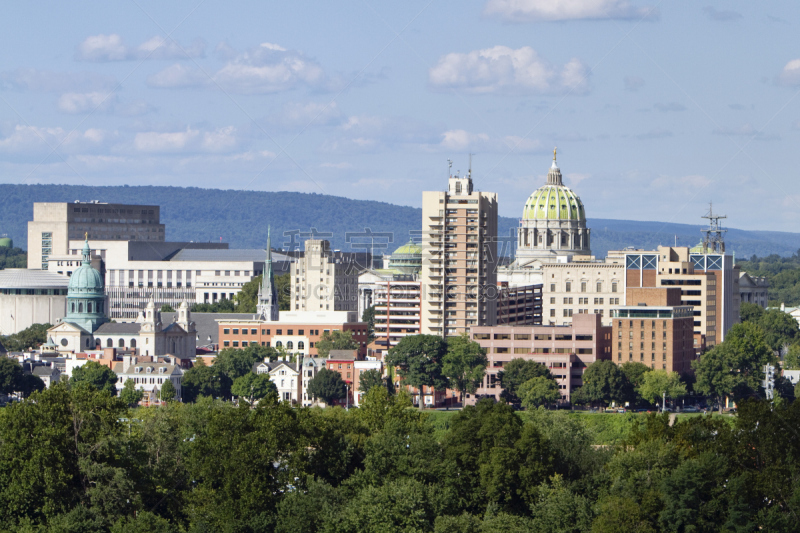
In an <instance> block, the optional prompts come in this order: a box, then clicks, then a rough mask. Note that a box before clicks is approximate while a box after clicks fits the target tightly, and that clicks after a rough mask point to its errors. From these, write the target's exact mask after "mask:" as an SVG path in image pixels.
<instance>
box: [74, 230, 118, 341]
mask: <svg viewBox="0 0 800 533" xmlns="http://www.w3.org/2000/svg"><path fill="white" fill-rule="evenodd" d="M81 253H82V255H83V262H82V264H81V266H79V267H78V268H77V269H76V270H75V271H74V272H72V275H71V276H70V278H69V286H68V290H67V314H66V316H65V317H64V321H65V322H70V323H72V324H75V325H78V326H80V327H82V328H83V329H85V330H86V331H88V332H89V333H94V331H95V330H96V329H97V328H98V327H100V325H101V324H104V323H105V322H107V321H108V319H107V318H106V315H105V311H106V309H105V307H106V293H105V285H104V283H103V276H102V275H101V274H100V272H98V271H97V269H95V268H94V267H92V250H91V248H89V237H88V235H87V236H86V240H85V241H84V244H83V250H82V252H81Z"/></svg>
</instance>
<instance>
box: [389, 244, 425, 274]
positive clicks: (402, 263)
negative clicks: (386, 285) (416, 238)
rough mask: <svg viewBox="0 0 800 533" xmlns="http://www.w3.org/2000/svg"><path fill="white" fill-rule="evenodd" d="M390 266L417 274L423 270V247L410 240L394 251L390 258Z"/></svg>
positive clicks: (406, 272)
mask: <svg viewBox="0 0 800 533" xmlns="http://www.w3.org/2000/svg"><path fill="white" fill-rule="evenodd" d="M389 268H392V269H395V270H399V271H400V272H402V273H403V274H417V273H419V271H420V270H422V247H421V246H420V245H418V244H414V242H412V241H409V242H408V243H407V244H404V245H403V246H401V247H400V248H398V249H397V250H395V251H394V253H393V254H392V255H391V257H390V258H389Z"/></svg>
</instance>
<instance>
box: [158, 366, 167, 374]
mask: <svg viewBox="0 0 800 533" xmlns="http://www.w3.org/2000/svg"><path fill="white" fill-rule="evenodd" d="M166 371H167V367H165V366H162V367H161V368H159V369H158V372H159V373H161V374H164V373H166Z"/></svg>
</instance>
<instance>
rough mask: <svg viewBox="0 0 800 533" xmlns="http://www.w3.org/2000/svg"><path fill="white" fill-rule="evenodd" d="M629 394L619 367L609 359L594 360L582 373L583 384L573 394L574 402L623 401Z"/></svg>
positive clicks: (628, 386)
mask: <svg viewBox="0 0 800 533" xmlns="http://www.w3.org/2000/svg"><path fill="white" fill-rule="evenodd" d="M629 395H630V385H629V383H628V380H627V379H626V378H625V374H624V373H623V372H622V370H621V369H620V367H618V366H617V365H615V364H614V363H612V362H611V361H602V360H601V361H595V362H594V363H592V364H590V365H589V366H588V367H586V370H585V371H584V373H583V386H582V387H581V388H579V389H578V390H577V391H575V393H574V394H573V398H574V401H575V402H576V403H592V404H593V403H596V402H599V403H602V404H604V405H608V404H610V403H611V402H623V401H625V399H626V398H628V397H629Z"/></svg>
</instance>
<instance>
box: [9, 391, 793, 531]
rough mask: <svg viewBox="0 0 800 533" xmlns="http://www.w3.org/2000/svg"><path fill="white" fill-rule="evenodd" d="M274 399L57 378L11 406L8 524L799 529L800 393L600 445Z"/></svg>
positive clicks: (395, 409) (503, 421)
mask: <svg viewBox="0 0 800 533" xmlns="http://www.w3.org/2000/svg"><path fill="white" fill-rule="evenodd" d="M271 398H272V399H267V400H265V401H262V402H261V403H260V404H259V405H258V406H257V407H255V408H250V407H248V406H245V405H244V404H242V405H240V406H239V407H235V406H233V405H232V404H231V403H226V402H218V401H214V400H211V399H209V398H201V399H200V400H199V401H198V402H197V403H195V404H181V403H175V402H172V403H169V404H168V405H166V406H164V407H160V408H139V409H134V410H129V409H128V408H127V406H126V405H125V403H124V401H122V400H120V399H118V398H115V397H112V396H110V395H109V394H108V393H107V392H98V391H97V390H95V389H94V388H92V387H89V386H77V385H74V386H73V387H72V388H69V387H67V386H66V385H63V384H61V385H56V386H55V387H53V388H51V389H49V390H46V391H43V392H41V393H35V394H33V395H32V396H31V398H30V399H28V400H26V401H25V402H22V403H18V404H15V405H12V406H9V407H7V408H5V409H2V410H0V530H3V531H26V532H34V531H42V532H56V531H58V532H71V531H75V532H78V531H80V532H106V531H113V532H138V531H156V532H161V531H164V532H166V531H191V532H201V531H223V532H261V531H277V532H301V531H302V532H310V533H313V532H372V531H374V532H387V531H436V532H445V531H446V532H487V533H489V532H501V531H502V532H507V531H512V532H514V531H541V532H573V531H574V532H584V531H592V532H598V533H605V532H618V531H639V532H644V531H648V532H661V531H664V532H667V531H669V532H672V531H697V532H706V531H708V532H710V531H730V532H734V531H736V532H738V531H756V530H764V531H778V532H781V531H787V532H788V531H796V525H797V518H796V517H797V513H799V512H800V439H797V436H796V433H795V431H796V428H797V427H800V403H794V404H792V405H789V406H787V405H778V406H772V405H770V404H769V403H767V402H762V401H756V400H750V401H745V402H742V404H741V405H740V411H739V414H738V416H737V417H735V419H733V420H730V419H728V417H725V418H723V417H718V416H697V417H694V418H689V419H685V420H679V421H678V422H677V423H676V424H675V425H674V426H670V425H669V422H668V418H667V415H663V416H662V415H655V414H653V415H647V416H642V417H640V418H638V419H634V423H633V426H632V428H631V429H630V430H629V431H628V432H627V435H628V436H627V438H626V439H625V440H624V441H623V442H622V443H620V445H619V446H610V447H600V448H598V447H594V446H592V444H593V441H594V435H593V431H592V430H591V429H590V428H589V427H588V426H587V425H586V424H584V423H583V422H582V420H581V418H580V417H576V416H571V415H570V414H569V413H566V412H560V411H547V410H544V409H538V410H533V411H529V412H526V413H525V414H524V416H520V415H519V414H517V413H515V412H514V411H513V410H512V409H511V408H510V407H509V406H508V405H506V404H505V403H493V402H490V401H482V402H480V403H479V404H478V405H477V406H475V407H468V408H466V409H464V410H463V411H462V412H459V413H457V414H454V415H453V416H451V417H450V418H449V420H448V422H449V423H448V428H447V429H446V430H444V431H438V432H436V433H434V428H433V425H432V424H430V423H429V422H428V421H427V415H426V414H425V413H424V412H420V411H418V410H417V409H414V408H411V404H410V400H409V398H408V397H407V396H405V395H403V394H400V395H397V396H391V395H389V394H388V393H387V392H386V389H385V388H383V387H374V388H373V389H371V390H370V392H369V393H367V395H366V397H365V401H364V404H363V406H362V407H361V408H359V409H352V410H350V411H345V410H343V409H339V408H328V409H318V408H292V407H290V406H288V405H287V404H286V403H277V402H275V401H274V397H271ZM607 416H609V417H613V416H615V415H607Z"/></svg>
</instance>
